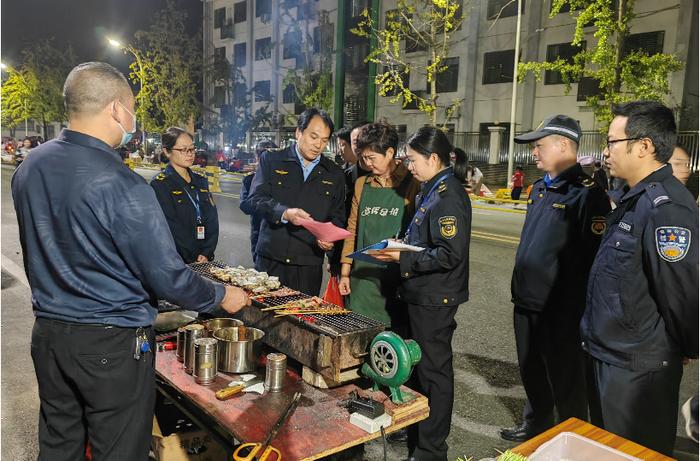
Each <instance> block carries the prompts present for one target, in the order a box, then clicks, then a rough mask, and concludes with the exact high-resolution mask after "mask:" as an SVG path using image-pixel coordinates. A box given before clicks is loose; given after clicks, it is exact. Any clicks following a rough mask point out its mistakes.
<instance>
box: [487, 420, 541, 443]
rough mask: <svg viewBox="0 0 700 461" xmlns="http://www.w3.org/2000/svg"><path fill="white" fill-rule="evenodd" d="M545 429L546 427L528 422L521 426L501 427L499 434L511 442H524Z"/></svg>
mask: <svg viewBox="0 0 700 461" xmlns="http://www.w3.org/2000/svg"><path fill="white" fill-rule="evenodd" d="M545 430H546V429H540V428H537V427H534V426H531V425H528V424H526V423H522V424H521V425H520V426H515V427H508V428H503V429H501V430H500V432H499V435H500V436H501V438H502V439H503V440H509V441H511V442H524V441H526V440H529V439H531V438H533V437H534V436H536V435H538V434H540V433H542V432H544V431H545Z"/></svg>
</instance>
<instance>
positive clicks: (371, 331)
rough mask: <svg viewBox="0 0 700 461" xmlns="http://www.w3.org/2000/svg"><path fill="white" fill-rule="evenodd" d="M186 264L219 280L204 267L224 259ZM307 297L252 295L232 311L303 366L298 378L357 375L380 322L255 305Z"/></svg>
mask: <svg viewBox="0 0 700 461" xmlns="http://www.w3.org/2000/svg"><path fill="white" fill-rule="evenodd" d="M190 267H191V268H192V269H193V270H194V271H195V272H197V273H199V274H201V275H202V276H204V277H207V278H209V279H211V280H214V281H216V282H219V283H222V282H221V281H220V280H218V279H217V278H216V277H215V276H213V275H212V273H211V272H210V269H211V268H212V267H215V268H224V267H226V265H225V264H223V263H221V262H218V261H213V262H208V263H199V264H197V263H195V264H190ZM253 296H254V295H253ZM309 298H311V297H310V296H308V295H305V294H296V295H290V296H281V297H275V298H270V297H264V296H263V297H257V298H256V297H253V306H252V307H250V308H246V309H243V310H241V311H240V312H239V313H238V314H236V316H235V317H236V318H238V319H240V320H242V321H243V323H244V324H245V325H246V326H249V327H255V328H259V329H261V330H263V331H264V332H265V337H264V338H263V340H264V342H265V343H266V344H267V345H269V346H270V347H272V348H274V349H277V350H278V351H280V352H282V353H284V354H287V356H288V357H291V358H293V359H294V360H296V361H297V362H299V363H301V364H302V365H303V366H304V370H303V378H304V379H305V380H306V381H307V382H309V383H311V384H313V385H315V386H317V387H334V386H337V385H340V384H343V383H347V382H350V381H353V380H356V379H357V378H359V377H360V374H359V370H360V368H361V367H362V364H363V363H364V362H365V359H366V357H367V354H368V353H369V347H370V344H371V343H372V340H373V339H374V337H375V336H377V334H379V333H380V332H382V331H384V325H383V324H382V323H381V322H378V321H376V320H374V319H371V318H369V317H365V316H363V315H360V314H356V313H354V312H351V313H349V314H344V315H304V316H296V315H287V316H284V317H279V318H275V316H274V315H273V314H272V313H271V312H264V311H262V310H261V309H264V308H268V307H272V306H276V305H277V306H279V305H282V304H286V303H289V302H290V301H296V300H302V299H309Z"/></svg>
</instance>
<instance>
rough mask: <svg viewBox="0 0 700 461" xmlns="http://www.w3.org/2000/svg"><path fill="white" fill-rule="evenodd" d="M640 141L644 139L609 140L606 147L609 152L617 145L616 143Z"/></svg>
mask: <svg viewBox="0 0 700 461" xmlns="http://www.w3.org/2000/svg"><path fill="white" fill-rule="evenodd" d="M640 139H644V138H624V139H608V140H607V141H605V145H606V147H607V148H608V150H610V149H611V147H612V145H613V144H615V143H616V142H622V141H639V140H640Z"/></svg>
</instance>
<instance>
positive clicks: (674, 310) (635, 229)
mask: <svg viewBox="0 0 700 461" xmlns="http://www.w3.org/2000/svg"><path fill="white" fill-rule="evenodd" d="M613 115H614V116H615V118H614V119H613V121H612V123H611V124H610V128H608V142H607V147H606V149H605V151H604V156H605V163H606V164H607V165H608V166H609V167H610V173H611V174H612V175H614V176H615V177H617V178H621V179H624V180H625V181H626V183H627V185H626V186H624V187H623V189H622V191H621V192H622V195H621V198H620V200H619V201H618V203H617V208H615V210H614V211H613V212H612V213H611V214H610V216H609V217H608V221H607V223H608V231H607V232H606V234H605V236H604V237H603V241H602V242H601V244H600V251H598V254H597V255H596V258H595V262H594V263H593V268H592V269H591V277H590V283H589V285H588V297H587V301H586V311H585V313H584V315H583V319H582V321H581V339H582V340H583V342H582V345H583V348H584V349H585V350H586V351H587V352H588V353H589V354H590V355H591V358H592V362H593V373H594V377H595V389H594V391H595V394H596V399H595V401H594V402H593V405H591V419H592V422H593V423H594V424H596V425H599V426H601V427H603V428H604V429H606V430H608V431H610V432H613V433H615V434H617V435H620V436H622V437H625V438H627V439H630V440H632V441H633V442H637V443H639V444H642V445H644V446H646V447H649V448H651V449H653V450H656V451H659V452H661V453H664V454H666V455H669V456H671V455H672V454H673V447H674V442H675V439H676V422H677V420H678V390H679V386H680V382H681V376H682V374H683V363H684V361H687V359H689V358H697V357H698V246H697V242H696V241H695V240H696V239H697V237H698V207H697V205H696V203H695V201H694V200H693V197H692V196H691V194H690V192H688V190H687V189H686V188H685V187H683V185H682V184H681V183H680V182H679V181H678V180H677V179H676V178H674V177H673V170H672V168H671V165H669V164H668V163H667V162H668V161H669V159H670V157H671V153H672V152H673V145H674V142H675V139H676V123H675V121H674V116H673V112H672V111H671V109H669V108H667V107H665V106H663V105H662V104H660V103H658V102H655V101H635V102H630V103H627V104H623V105H619V106H615V107H613Z"/></svg>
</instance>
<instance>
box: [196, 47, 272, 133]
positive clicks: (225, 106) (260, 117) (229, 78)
mask: <svg viewBox="0 0 700 461" xmlns="http://www.w3.org/2000/svg"><path fill="white" fill-rule="evenodd" d="M208 68H209V69H208V71H209V72H210V74H211V75H212V79H213V81H214V84H215V87H216V88H218V89H219V91H220V93H219V95H217V94H214V97H213V100H212V101H209V102H208V104H205V107H204V110H205V111H207V112H208V113H209V123H208V124H207V129H206V131H205V134H206V135H207V136H217V135H218V134H219V133H223V135H224V143H225V144H231V145H234V146H235V145H237V144H239V143H241V142H242V141H244V140H245V137H246V134H247V133H248V132H250V131H253V130H257V129H259V128H262V127H264V126H271V124H272V111H271V110H270V101H267V102H266V103H265V104H264V105H263V106H261V107H259V108H258V109H256V110H255V111H253V110H252V108H253V105H254V100H255V93H256V92H255V88H250V89H249V88H248V85H247V84H246V79H245V77H244V76H243V72H242V71H241V69H240V68H239V67H237V66H235V65H231V64H230V63H229V61H228V59H226V57H224V56H220V55H219V56H214V58H213V61H212V62H211V63H210V64H209V65H208ZM212 106H218V108H219V111H218V112H217V111H215V110H214V107H212Z"/></svg>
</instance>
